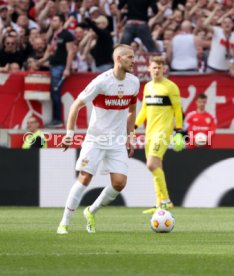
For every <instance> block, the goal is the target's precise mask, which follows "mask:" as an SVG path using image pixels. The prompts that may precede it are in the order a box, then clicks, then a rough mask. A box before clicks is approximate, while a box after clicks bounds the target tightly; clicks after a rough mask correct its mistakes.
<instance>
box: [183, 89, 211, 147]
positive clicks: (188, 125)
mask: <svg viewBox="0 0 234 276" xmlns="http://www.w3.org/2000/svg"><path fill="white" fill-rule="evenodd" d="M206 104H207V96H206V95H205V94H202V93H201V94H199V95H198V96H197V100H196V106H197V110H195V111H192V112H189V113H188V114H187V116H186V117H185V129H186V130H187V132H188V137H189V143H188V148H191V149H192V148H196V147H208V148H210V147H212V138H213V137H214V134H215V129H216V120H215V118H214V117H213V116H212V115H211V114H210V113H209V112H207V111H206ZM198 133H199V134H198ZM200 133H202V134H204V135H205V136H204V137H207V138H206V142H205V141H204V140H202V141H200V143H199V138H198V139H196V135H197V134H198V135H200Z"/></svg>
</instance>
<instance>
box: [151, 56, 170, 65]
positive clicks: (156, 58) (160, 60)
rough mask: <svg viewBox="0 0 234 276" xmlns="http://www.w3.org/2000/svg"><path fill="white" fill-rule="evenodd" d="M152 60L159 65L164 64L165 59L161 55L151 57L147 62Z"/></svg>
mask: <svg viewBox="0 0 234 276" xmlns="http://www.w3.org/2000/svg"><path fill="white" fill-rule="evenodd" d="M152 62H155V63H157V64H160V65H165V64H166V60H165V58H164V57H163V56H154V57H151V58H150V60H149V64H151V63H152Z"/></svg>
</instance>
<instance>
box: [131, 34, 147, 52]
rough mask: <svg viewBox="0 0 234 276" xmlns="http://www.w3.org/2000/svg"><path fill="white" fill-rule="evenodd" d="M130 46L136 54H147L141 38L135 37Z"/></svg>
mask: <svg viewBox="0 0 234 276" xmlns="http://www.w3.org/2000/svg"><path fill="white" fill-rule="evenodd" d="M130 46H131V47H132V49H133V51H134V53H135V54H140V53H143V52H146V49H145V47H144V45H143V43H142V41H141V39H140V38H139V37H135V38H134V40H133V42H132V43H131V45H130Z"/></svg>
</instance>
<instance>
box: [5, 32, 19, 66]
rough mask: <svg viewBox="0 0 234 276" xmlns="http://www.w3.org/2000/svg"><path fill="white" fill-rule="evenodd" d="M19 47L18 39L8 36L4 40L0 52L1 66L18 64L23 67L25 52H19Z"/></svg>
mask: <svg viewBox="0 0 234 276" xmlns="http://www.w3.org/2000/svg"><path fill="white" fill-rule="evenodd" d="M18 48H19V45H18V43H17V38H16V37H12V36H8V35H7V34H6V35H5V37H4V38H3V49H2V50H0V57H1V58H0V66H1V67H4V66H5V65H6V64H8V63H13V62H16V63H18V64H19V65H20V67H21V66H22V64H23V62H24V55H23V52H22V51H20V50H18Z"/></svg>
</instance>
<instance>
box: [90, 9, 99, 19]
mask: <svg viewBox="0 0 234 276" xmlns="http://www.w3.org/2000/svg"><path fill="white" fill-rule="evenodd" d="M100 15H101V14H100V10H99V8H98V7H96V6H94V7H91V8H90V9H89V17H90V19H91V20H93V21H95V20H96V19H97V18H98V17H99V16H100Z"/></svg>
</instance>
